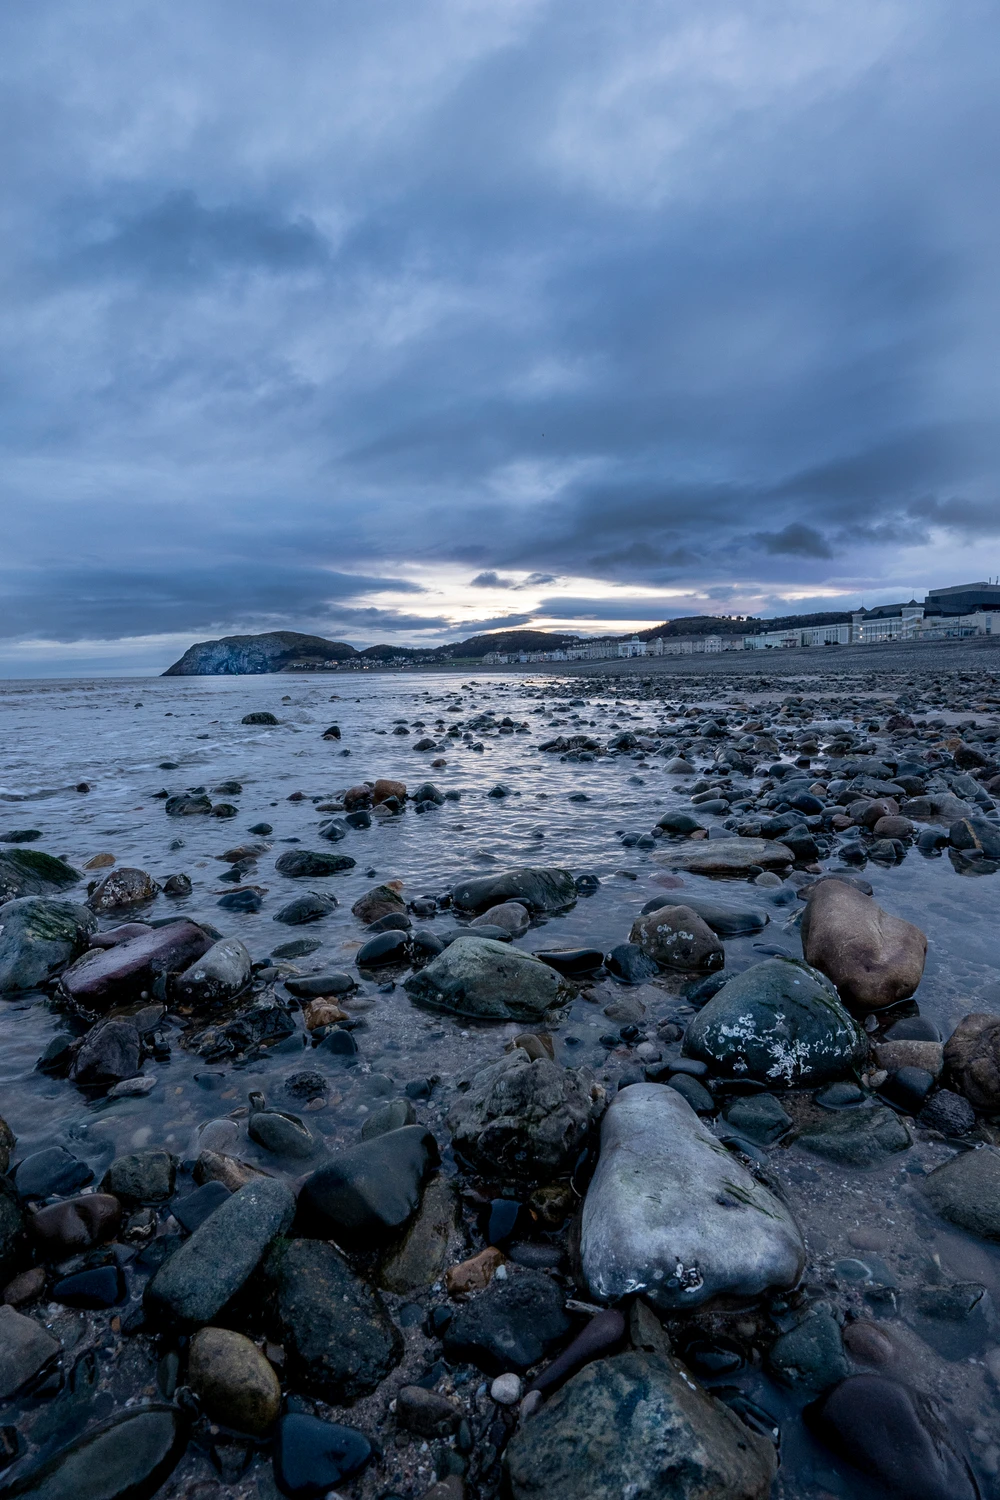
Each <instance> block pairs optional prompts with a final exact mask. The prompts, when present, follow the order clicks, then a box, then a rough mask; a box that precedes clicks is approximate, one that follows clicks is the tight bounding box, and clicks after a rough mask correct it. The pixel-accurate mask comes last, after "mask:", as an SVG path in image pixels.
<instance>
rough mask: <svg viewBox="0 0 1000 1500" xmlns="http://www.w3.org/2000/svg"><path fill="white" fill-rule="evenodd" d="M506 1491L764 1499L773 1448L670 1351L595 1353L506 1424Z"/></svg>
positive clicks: (521, 1496) (533, 1499)
mask: <svg viewBox="0 0 1000 1500" xmlns="http://www.w3.org/2000/svg"><path fill="white" fill-rule="evenodd" d="M506 1467H507V1473H508V1476H509V1481H510V1490H511V1495H512V1497H513V1500H584V1497H586V1500H622V1497H623V1496H630V1497H631V1496H635V1497H636V1500H638V1497H642V1500H646V1497H647V1496H648V1497H650V1500H652V1497H653V1496H657V1497H662V1500H765V1497H766V1496H767V1495H768V1494H769V1493H770V1489H771V1481H772V1479H773V1477H774V1473H775V1470H776V1467H777V1463H776V1459H775V1454H774V1448H773V1446H772V1444H771V1443H770V1442H768V1441H767V1439H766V1438H763V1437H760V1436H758V1434H757V1433H756V1432H753V1431H751V1429H750V1428H749V1427H747V1426H745V1425H744V1424H743V1423H742V1422H741V1421H740V1419H739V1418H738V1417H736V1416H734V1415H733V1413H732V1412H731V1411H730V1410H729V1408H728V1407H726V1406H723V1405H722V1403H721V1402H719V1401H716V1400H713V1398H712V1397H711V1396H709V1395H708V1394H707V1393H706V1392H705V1391H703V1390H702V1389H701V1387H700V1386H698V1385H696V1384H695V1382H694V1381H693V1380H692V1379H691V1377H690V1375H688V1374H687V1372H686V1371H685V1370H684V1369H683V1367H682V1366H681V1365H679V1364H678V1363H677V1362H676V1361H675V1360H672V1359H670V1358H664V1357H662V1356H660V1355H656V1354H647V1353H645V1352H640V1351H638V1350H633V1351H629V1352H628V1353H625V1354H618V1355H615V1356H614V1357H613V1358H612V1359H601V1360H595V1361H594V1363H592V1364H589V1365H587V1366H585V1368H584V1369H582V1370H580V1371H579V1373H578V1374H576V1375H574V1376H573V1378H572V1380H570V1381H569V1382H568V1383H567V1384H566V1385H564V1386H563V1388H562V1390H560V1391H557V1392H556V1394H555V1395H554V1396H552V1397H551V1398H550V1399H549V1400H548V1401H547V1402H546V1403H545V1405H544V1406H543V1407H542V1408H541V1410H540V1411H539V1412H537V1413H536V1414H535V1415H534V1416H533V1417H531V1418H530V1419H529V1420H528V1421H526V1422H524V1423H523V1424H522V1425H521V1426H520V1427H519V1429H518V1431H517V1432H516V1433H515V1435H514V1437H513V1439H512V1440H511V1443H510V1445H509V1447H508V1449H507V1453H506Z"/></svg>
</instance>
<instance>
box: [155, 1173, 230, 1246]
mask: <svg viewBox="0 0 1000 1500" xmlns="http://www.w3.org/2000/svg"><path fill="white" fill-rule="evenodd" d="M228 1197H230V1189H229V1188H227V1187H226V1186H225V1184H224V1183H221V1182H206V1183H204V1184H203V1185H202V1186H201V1187H199V1188H195V1190H194V1192H193V1193H186V1194H185V1195H184V1197H183V1198H178V1199H177V1200H176V1201H175V1202H174V1203H172V1204H171V1205H170V1208H171V1212H172V1213H173V1216H174V1218H175V1219H176V1220H177V1222H178V1224H179V1225H180V1226H181V1228H182V1229H185V1230H187V1232H188V1234H194V1232H195V1230H196V1229H197V1228H198V1226H199V1224H204V1222H205V1220H206V1219H207V1218H208V1216H209V1214H214V1212H215V1210H216V1209H217V1208H218V1207H219V1204H220V1203H225V1201H226V1199H227V1198H228Z"/></svg>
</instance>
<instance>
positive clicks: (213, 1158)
mask: <svg viewBox="0 0 1000 1500" xmlns="http://www.w3.org/2000/svg"><path fill="white" fill-rule="evenodd" d="M231 1123H232V1122H231V1121H227V1124H231ZM193 1175H194V1180H195V1182H198V1183H201V1184H202V1185H204V1184H205V1183H208V1182H218V1183H221V1184H222V1185H223V1187H226V1188H228V1189H229V1191H230V1192H231V1193H238V1192H239V1190H240V1188H242V1187H246V1185H247V1183H249V1182H256V1181H257V1180H258V1179H259V1178H261V1177H264V1176H266V1173H264V1172H262V1171H261V1169H260V1167H255V1166H253V1165H252V1163H251V1162H248V1161H240V1159H239V1157H237V1156H230V1155H228V1154H227V1153H226V1152H225V1151H211V1150H205V1151H202V1152H200V1153H199V1155H198V1159H197V1161H196V1162H195V1164H194V1174H193Z"/></svg>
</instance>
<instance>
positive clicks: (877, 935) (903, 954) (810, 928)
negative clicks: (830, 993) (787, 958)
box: [802, 880, 927, 1012]
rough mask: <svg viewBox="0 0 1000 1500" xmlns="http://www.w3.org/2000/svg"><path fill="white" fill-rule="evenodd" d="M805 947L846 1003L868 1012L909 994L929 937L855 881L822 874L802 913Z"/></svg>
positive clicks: (917, 980)
mask: <svg viewBox="0 0 1000 1500" xmlns="http://www.w3.org/2000/svg"><path fill="white" fill-rule="evenodd" d="M802 949H803V952H804V953H805V956H806V960H807V962H808V963H810V964H812V965H813V967H814V968H817V969H819V970H820V972H821V973H823V974H826V976H827V977H828V978H829V979H832V980H833V983H834V984H835V985H836V987H837V992H838V994H839V995H840V998H841V999H842V1000H843V1002H844V1004H845V1005H848V1006H850V1007H851V1008H852V1009H853V1010H858V1011H863V1012H868V1011H872V1010H882V1009H883V1008H884V1007H885V1006H887V1005H895V1004H896V1003H897V1001H899V1000H907V999H909V997H910V995H912V994H913V992H914V990H915V989H916V988H917V985H918V984H919V983H920V980H921V977H922V975H923V972H924V959H925V957H926V955H927V939H926V937H925V936H924V934H923V933H922V932H921V931H920V928H919V927H914V926H913V924H912V922H905V921H904V920H903V919H902V917H893V916H890V915H889V913H888V912H885V911H883V910H882V908H881V906H879V904H878V902H877V901H876V900H875V899H874V897H872V896H866V895H865V894H864V893H863V892H862V891H859V890H858V889H857V887H856V886H853V885H848V884H847V883H846V881H843V880H821V881H819V882H818V883H817V884H816V885H814V886H813V887H812V888H811V890H810V891H809V895H808V899H807V902H806V909H805V912H804V913H803V916H802Z"/></svg>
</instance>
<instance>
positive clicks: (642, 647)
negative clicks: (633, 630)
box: [618, 635, 646, 656]
mask: <svg viewBox="0 0 1000 1500" xmlns="http://www.w3.org/2000/svg"><path fill="white" fill-rule="evenodd" d="M645 654H646V642H645V641H640V639H639V637H638V636H637V635H634V636H633V637H632V639H631V640H630V641H619V642H618V655H619V656H645Z"/></svg>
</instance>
